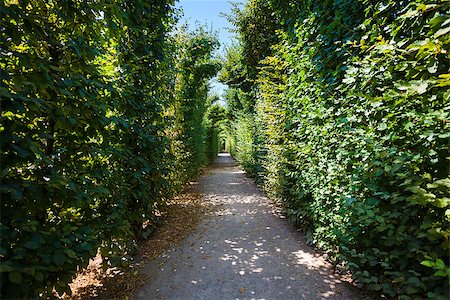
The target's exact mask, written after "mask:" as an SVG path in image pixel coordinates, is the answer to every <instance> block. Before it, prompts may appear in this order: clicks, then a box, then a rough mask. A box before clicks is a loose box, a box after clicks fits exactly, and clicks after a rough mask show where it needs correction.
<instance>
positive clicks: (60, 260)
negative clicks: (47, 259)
mask: <svg viewBox="0 0 450 300" xmlns="http://www.w3.org/2000/svg"><path fill="white" fill-rule="evenodd" d="M52 260H53V262H54V263H55V264H57V265H59V266H62V265H63V264H64V262H65V261H66V256H65V255H64V254H63V253H62V252H56V253H55V254H54V255H53V258H52Z"/></svg>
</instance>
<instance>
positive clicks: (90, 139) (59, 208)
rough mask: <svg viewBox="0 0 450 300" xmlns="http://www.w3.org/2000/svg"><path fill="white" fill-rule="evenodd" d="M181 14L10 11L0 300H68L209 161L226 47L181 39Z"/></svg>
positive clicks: (67, 6) (4, 14) (60, 2)
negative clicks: (79, 276) (217, 52)
mask: <svg viewBox="0 0 450 300" xmlns="http://www.w3.org/2000/svg"><path fill="white" fill-rule="evenodd" d="M173 4H174V2H173V1H171V0H167V1H166V0H158V1H81V0H80V1H72V0H71V1H69V0H55V1H25V0H23V1H22V0H21V1H3V2H2V4H1V7H0V9H1V18H2V29H1V45H0V48H1V52H2V58H1V61H0V67H1V72H2V87H1V88H0V94H1V125H0V132H1V138H0V146H1V190H0V191H1V209H0V214H1V223H0V231H1V234H0V236H1V238H0V259H1V262H0V278H1V283H0V289H1V297H2V298H3V297H5V298H31V297H35V296H36V295H38V294H41V295H42V296H43V297H46V296H47V295H51V294H52V291H53V289H55V290H56V291H57V292H59V293H60V294H62V293H63V292H67V293H70V288H69V287H68V283H69V282H71V280H72V279H73V277H74V276H75V274H76V272H77V270H78V269H80V268H83V267H85V266H87V264H88V262H89V259H90V258H92V257H94V256H95V255H96V254H97V253H98V251H100V253H101V255H102V256H103V258H104V263H105V267H107V266H110V265H114V266H119V267H120V266H123V265H125V264H126V263H127V261H129V260H130V258H131V255H132V253H133V251H134V248H135V245H136V241H137V240H138V239H140V238H143V237H145V236H148V234H149V233H150V232H151V231H152V230H153V226H145V224H148V223H150V224H154V223H155V222H154V221H155V219H156V216H155V211H156V209H157V208H158V206H160V205H164V202H165V199H167V198H169V197H171V196H172V195H173V193H174V192H175V191H177V190H179V189H180V188H181V186H182V185H183V184H184V183H185V182H186V180H188V177H187V176H186V174H185V172H184V170H183V168H189V170H190V171H189V173H188V176H190V175H193V174H194V173H196V172H198V170H199V169H200V168H201V167H202V166H203V165H204V164H205V163H206V159H205V157H206V152H207V149H206V146H205V145H206V144H207V141H206V138H207V136H206V134H205V133H204V132H206V125H205V124H204V123H203V122H202V120H203V119H204V114H205V112H206V106H205V103H206V102H207V97H206V95H207V90H208V86H207V84H206V80H207V79H208V78H210V77H212V76H214V75H215V73H216V72H217V69H218V64H217V63H216V62H215V61H213V60H211V59H210V58H211V53H212V51H213V50H214V49H215V48H216V46H217V41H216V40H215V38H214V37H213V36H212V35H210V34H208V33H206V32H202V31H200V32H198V33H195V34H191V35H188V36H186V37H185V38H184V39H183V40H182V41H181V40H180V41H178V40H176V38H173V37H172V36H170V35H169V33H170V31H171V30H172V27H173V24H174V12H173ZM179 53H183V55H182V56H180V55H178V54H179ZM180 131H181V132H182V133H181V134H179V132H180ZM199 133H200V134H199ZM177 147H178V148H177ZM174 149H176V150H178V149H186V151H189V153H192V155H185V153H182V152H174ZM173 178H178V179H180V178H181V180H178V181H176V180H172V179H173ZM149 221H150V222H149Z"/></svg>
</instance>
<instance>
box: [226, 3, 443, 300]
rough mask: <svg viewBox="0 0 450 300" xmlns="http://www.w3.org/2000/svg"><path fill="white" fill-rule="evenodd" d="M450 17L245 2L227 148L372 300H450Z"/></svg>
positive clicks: (410, 9) (368, 6)
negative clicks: (375, 298) (382, 299)
mask: <svg viewBox="0 0 450 300" xmlns="http://www.w3.org/2000/svg"><path fill="white" fill-rule="evenodd" d="M449 11H450V3H449V2H448V1H425V0H423V1H422V0H415V1H372V0H359V1H303V0H297V1H280V0H277V1H262V0H249V1H248V2H247V4H246V5H245V7H244V8H243V9H239V7H238V6H236V7H235V9H234V14H233V15H232V16H230V19H231V21H232V22H233V23H234V24H235V25H236V31H237V33H238V35H239V43H237V44H236V45H235V46H233V47H231V48H230V49H229V50H228V52H227V54H226V58H227V60H226V62H225V67H224V69H223V70H222V72H221V78H222V81H223V82H224V83H227V84H228V85H229V87H230V89H229V90H228V94H227V99H228V108H229V115H230V118H231V123H232V124H231V125H230V126H229V127H228V128H227V131H226V132H227V134H226V141H227V142H226V144H227V147H228V148H229V149H230V150H231V152H232V153H233V155H234V157H235V158H237V159H238V160H239V162H240V163H241V165H242V166H243V167H244V168H245V169H246V171H247V172H248V173H249V174H252V175H253V176H254V177H255V178H256V180H257V181H258V182H259V183H260V185H261V186H262V187H263V188H264V189H265V191H266V192H267V193H268V194H269V195H270V196H272V197H274V198H278V199H281V200H282V202H283V203H284V206H285V209H286V211H287V213H288V214H289V215H290V217H291V219H292V220H293V221H294V223H295V224H297V225H298V226H299V227H300V228H301V229H303V230H304V231H305V233H306V235H307V238H308V239H309V241H310V242H311V243H314V244H315V245H317V246H318V247H320V248H322V249H324V250H325V251H326V252H327V253H328V254H329V256H330V257H331V258H332V259H333V260H334V262H335V264H340V265H342V266H344V267H346V268H347V269H349V270H350V271H351V272H352V274H353V277H354V278H355V279H356V280H357V281H358V282H359V283H360V284H362V285H364V286H366V287H368V288H369V289H371V290H373V291H376V292H377V293H380V294H383V295H385V296H387V297H400V298H399V299H423V298H429V299H447V298H448V292H449V275H450V269H449V265H448V262H449V240H448V238H449V233H450V231H449V228H450V224H449V220H450V200H449V199H450V196H449V191H450V178H449V166H450V163H449V157H450V154H449V149H450V144H449V137H450V134H449V132H450V130H449V129H450V128H449V123H448V122H449V119H450V116H449V114H450V90H449V86H450V74H449V67H450V65H449V62H450V52H449V49H450V44H449V43H450V27H449V26H450V18H449V17H450V15H449Z"/></svg>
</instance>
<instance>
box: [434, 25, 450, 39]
mask: <svg viewBox="0 0 450 300" xmlns="http://www.w3.org/2000/svg"><path fill="white" fill-rule="evenodd" d="M449 32H450V26H448V27H446V28H441V29H439V30H438V31H436V33H435V34H434V35H433V37H434V38H435V39H437V38H438V37H440V36H441V35H444V34H447V33H449Z"/></svg>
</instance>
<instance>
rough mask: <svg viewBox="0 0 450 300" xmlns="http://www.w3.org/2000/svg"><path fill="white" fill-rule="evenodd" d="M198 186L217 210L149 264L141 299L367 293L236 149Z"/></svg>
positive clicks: (353, 296)
mask: <svg viewBox="0 0 450 300" xmlns="http://www.w3.org/2000/svg"><path fill="white" fill-rule="evenodd" d="M195 189H196V190H197V191H198V192H201V193H203V195H204V201H207V202H208V203H209V204H210V205H211V210H210V213H209V215H208V216H207V217H206V218H205V220H203V222H201V223H200V225H199V226H198V229H197V231H196V233H194V234H193V235H191V236H190V237H189V238H188V239H187V240H186V241H185V243H184V245H183V246H182V247H180V248H176V249H172V250H170V251H168V252H167V253H165V254H164V255H162V256H161V257H159V258H157V259H155V260H154V261H152V262H151V263H150V264H149V265H148V268H147V273H148V275H149V278H150V280H149V282H148V283H147V284H146V286H144V287H143V288H142V289H141V290H140V291H138V293H137V294H136V298H137V299H360V296H359V293H358V290H357V289H356V288H354V287H352V286H351V285H350V284H349V283H348V282H346V281H344V279H343V278H340V277H339V276H338V275H335V274H333V272H332V271H331V270H330V268H331V267H330V265H329V264H328V263H327V262H326V261H325V260H324V258H323V257H322V256H320V255H319V254H317V253H315V252H314V250H313V249H312V248H311V247H309V246H307V245H306V243H305V242H304V239H303V237H302V236H301V235H300V234H299V233H298V232H297V231H296V230H295V229H294V228H293V227H292V226H291V225H290V224H289V223H288V221H287V220H286V219H285V218H284V217H283V216H282V215H281V214H280V213H279V210H278V209H277V208H276V207H274V206H272V205H271V204H270V203H269V201H268V199H267V197H265V196H264V195H263V194H262V193H261V192H260V191H259V190H258V188H257V187H256V186H255V184H254V183H253V181H252V180H251V179H249V178H247V177H246V176H245V173H244V172H243V171H242V170H241V169H240V168H239V167H238V166H237V165H236V163H235V161H234V160H233V159H232V158H231V157H230V155H229V154H224V153H222V154H220V155H219V157H218V158H217V160H216V162H215V164H214V166H213V167H212V168H211V169H210V171H209V172H208V174H207V175H205V176H204V177H203V178H202V179H201V180H200V181H199V183H198V185H196V186H195Z"/></svg>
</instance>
